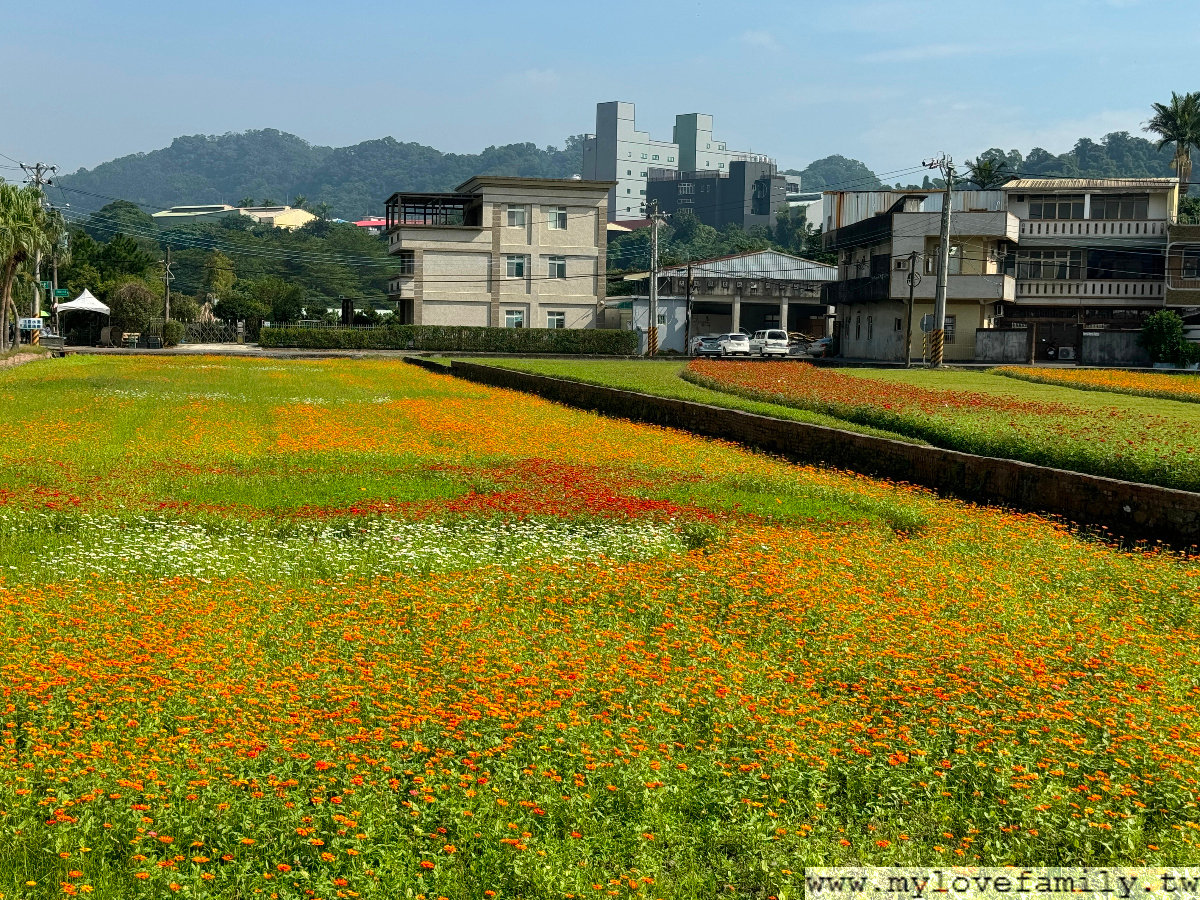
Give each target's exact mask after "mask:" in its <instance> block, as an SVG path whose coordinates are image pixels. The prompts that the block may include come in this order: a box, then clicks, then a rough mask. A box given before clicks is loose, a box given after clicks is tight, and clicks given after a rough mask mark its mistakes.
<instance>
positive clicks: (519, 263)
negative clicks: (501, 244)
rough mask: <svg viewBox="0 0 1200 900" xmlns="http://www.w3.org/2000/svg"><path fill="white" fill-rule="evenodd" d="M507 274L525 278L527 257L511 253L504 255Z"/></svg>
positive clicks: (511, 276)
mask: <svg viewBox="0 0 1200 900" xmlns="http://www.w3.org/2000/svg"><path fill="white" fill-rule="evenodd" d="M504 265H505V274H507V275H508V277H509V278H524V277H525V257H524V256H518V255H515V254H513V255H509V256H505V257H504Z"/></svg>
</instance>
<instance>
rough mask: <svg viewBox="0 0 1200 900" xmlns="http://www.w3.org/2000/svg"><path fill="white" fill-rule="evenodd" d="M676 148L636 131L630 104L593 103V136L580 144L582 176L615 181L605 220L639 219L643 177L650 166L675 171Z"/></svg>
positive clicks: (594, 179)
mask: <svg viewBox="0 0 1200 900" xmlns="http://www.w3.org/2000/svg"><path fill="white" fill-rule="evenodd" d="M678 160H679V146H678V145H677V144H674V143H668V142H667V141H656V140H654V139H653V138H652V137H650V134H649V132H646V131H638V130H637V125H636V123H635V122H634V110H633V104H632V103H622V102H620V101H617V100H613V101H610V102H608V103H597V104H596V133H595V134H589V135H588V136H587V139H586V140H585V141H584V144H583V177H584V179H585V180H587V181H615V182H616V183H617V186H616V187H614V188H613V189H612V191H611V192H610V193H609V195H608V219H609V221H610V222H612V221H615V220H618V219H640V218H642V203H643V201H645V199H646V176H647V174H648V172H649V170H650V168H651V167H653V168H656V169H677V168H678V167H679V163H678Z"/></svg>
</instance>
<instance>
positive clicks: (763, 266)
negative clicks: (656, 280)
mask: <svg viewBox="0 0 1200 900" xmlns="http://www.w3.org/2000/svg"><path fill="white" fill-rule="evenodd" d="M691 269H692V277H693V278H745V279H752V278H763V279H771V280H774V281H837V277H838V270H837V266H831V265H827V264H825V263H820V262H814V261H813V260H811V259H804V258H803V257H801V256H792V255H791V254H789V253H780V252H779V251H778V250H752V251H750V252H748V253H737V254H734V255H732V256H720V257H717V258H716V259H701V260H696V261H694V262H693V263H692V264H691ZM687 270H688V267H687V265H681V266H664V267H663V268H662V269H661V270H660V271H659V274H660V275H680V274H683V275H686V274H687ZM649 277H650V273H649V272H635V273H634V274H632V275H626V276H625V281H642V280H643V279H646V278H649Z"/></svg>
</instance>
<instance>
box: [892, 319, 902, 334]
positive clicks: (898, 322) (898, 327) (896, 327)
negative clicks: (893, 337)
mask: <svg viewBox="0 0 1200 900" xmlns="http://www.w3.org/2000/svg"><path fill="white" fill-rule="evenodd" d="M903 330H904V320H903V319H901V318H900V317H899V316H896V321H895V324H893V325H892V331H903Z"/></svg>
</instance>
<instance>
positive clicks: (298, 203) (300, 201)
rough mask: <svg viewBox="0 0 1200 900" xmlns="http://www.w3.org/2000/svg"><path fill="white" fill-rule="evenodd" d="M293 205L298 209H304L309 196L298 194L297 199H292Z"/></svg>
mask: <svg viewBox="0 0 1200 900" xmlns="http://www.w3.org/2000/svg"><path fill="white" fill-rule="evenodd" d="M292 206H293V207H295V208H296V209H304V207H306V206H308V197H306V196H304V194H297V195H296V197H295V199H294V200H292Z"/></svg>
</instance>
